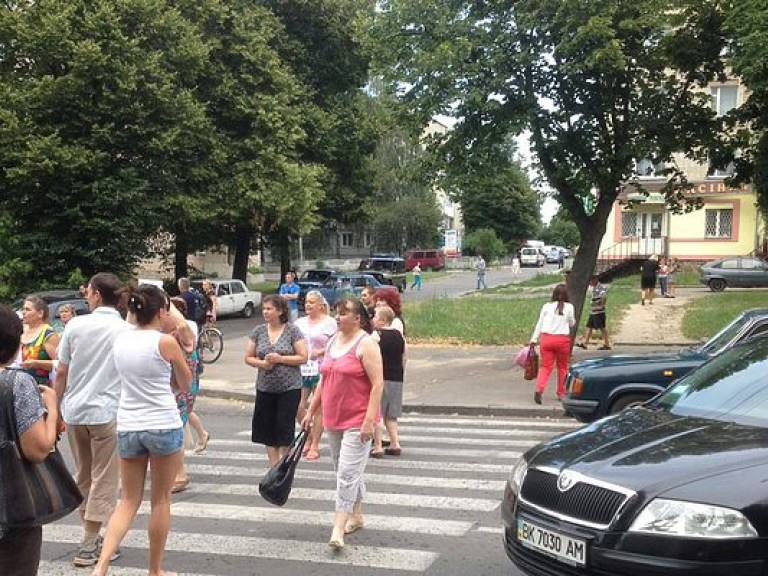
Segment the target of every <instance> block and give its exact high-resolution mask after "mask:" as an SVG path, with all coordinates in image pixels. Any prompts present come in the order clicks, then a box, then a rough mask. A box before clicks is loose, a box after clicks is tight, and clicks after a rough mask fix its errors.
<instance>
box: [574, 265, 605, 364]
mask: <svg viewBox="0 0 768 576" xmlns="http://www.w3.org/2000/svg"><path fill="white" fill-rule="evenodd" d="M589 285H590V287H591V288H592V298H591V301H590V310H589V318H588V319H587V333H586V335H585V336H584V340H582V341H581V342H579V343H578V344H576V346H578V347H579V348H584V349H585V350H586V349H587V346H588V345H589V341H590V339H591V338H592V330H600V332H601V334H602V336H603V345H602V346H600V348H598V350H610V349H611V345H610V343H609V340H608V324H607V322H606V319H605V303H606V301H607V300H608V292H607V291H606V289H605V286H603V285H602V284H601V283H600V280H599V279H598V277H597V276H596V275H593V276H592V277H591V278H590V279H589Z"/></svg>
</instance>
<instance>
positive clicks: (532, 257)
mask: <svg viewBox="0 0 768 576" xmlns="http://www.w3.org/2000/svg"><path fill="white" fill-rule="evenodd" d="M546 263H547V257H546V256H544V254H543V253H542V252H541V250H540V249H539V248H521V249H520V266H539V267H541V266H544V264H546Z"/></svg>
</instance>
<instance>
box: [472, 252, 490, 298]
mask: <svg viewBox="0 0 768 576" xmlns="http://www.w3.org/2000/svg"><path fill="white" fill-rule="evenodd" d="M485 268H486V265H485V259H484V258H483V255H482V254H479V255H478V256H477V260H475V269H476V270H477V289H478V290H480V288H481V287H482V288H483V289H486V288H488V285H487V284H486V283H485Z"/></svg>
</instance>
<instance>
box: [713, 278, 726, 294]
mask: <svg viewBox="0 0 768 576" xmlns="http://www.w3.org/2000/svg"><path fill="white" fill-rule="evenodd" d="M709 289H710V290H712V292H722V291H723V290H725V280H723V279H722V278H712V280H710V281H709Z"/></svg>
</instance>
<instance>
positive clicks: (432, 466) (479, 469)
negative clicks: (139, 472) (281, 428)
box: [187, 448, 516, 474]
mask: <svg viewBox="0 0 768 576" xmlns="http://www.w3.org/2000/svg"><path fill="white" fill-rule="evenodd" d="M320 455H321V458H320V460H317V461H316V462H308V463H306V466H315V465H323V464H330V463H331V458H330V456H328V453H327V450H324V449H322V448H321V449H320ZM196 461H202V459H200V460H198V459H197V455H195V456H194V457H192V456H190V457H189V458H187V462H188V463H191V464H187V467H189V466H203V467H205V466H209V469H210V470H211V472H210V473H211V474H214V473H215V471H216V470H217V469H221V466H216V465H213V464H211V465H206V464H195V462H196ZM266 461H267V459H266V458H264V462H265V463H266ZM515 461H516V460H515ZM513 463H514V461H513ZM301 466H302V468H301V469H302V470H305V469H306V468H305V465H304V464H302V465H301ZM369 467H370V468H369ZM395 467H397V470H430V471H435V472H473V473H478V474H479V473H483V474H509V472H510V470H511V467H512V464H474V463H472V462H426V461H420V460H403V459H398V460H394V459H393V458H384V459H381V460H377V459H375V458H370V459H369V460H368V464H367V465H366V470H375V469H377V468H387V469H388V470H391V469H393V468H395ZM201 470H205V468H201ZM264 470H266V467H265V468H264ZM207 473H208V472H206V474H207Z"/></svg>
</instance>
